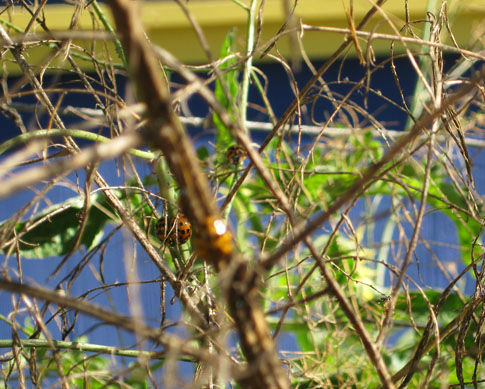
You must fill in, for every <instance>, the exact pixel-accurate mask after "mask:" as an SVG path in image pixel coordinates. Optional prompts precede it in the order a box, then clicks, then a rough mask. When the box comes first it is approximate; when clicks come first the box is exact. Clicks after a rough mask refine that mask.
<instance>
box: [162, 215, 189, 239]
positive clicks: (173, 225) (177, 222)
mask: <svg viewBox="0 0 485 389" xmlns="http://www.w3.org/2000/svg"><path fill="white" fill-rule="evenodd" d="M169 226H170V228H168V229H167V218H166V217H163V216H162V217H161V218H160V219H158V221H157V223H156V224H155V235H156V236H157V238H158V239H160V240H161V241H162V242H165V241H166V242H167V243H168V244H169V245H170V246H175V245H176V244H184V243H185V242H187V241H188V240H189V239H190V237H191V236H192V225H191V224H190V221H189V219H187V217H186V216H185V215H183V214H181V213H179V214H177V216H175V217H173V218H172V219H171V220H170V223H169Z"/></svg>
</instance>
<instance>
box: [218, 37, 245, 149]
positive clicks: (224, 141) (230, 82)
mask: <svg viewBox="0 0 485 389" xmlns="http://www.w3.org/2000/svg"><path fill="white" fill-rule="evenodd" d="M235 35H236V32H235V29H232V30H231V31H229V32H228V33H227V35H226V38H225V39H224V42H223V44H222V49H221V54H220V58H221V59H223V58H226V57H227V56H229V55H231V54H233V53H234V52H235V49H234V46H235V43H234V41H235ZM235 64H236V59H235V58H230V59H227V60H226V61H224V62H223V63H222V64H221V66H220V70H221V71H222V73H223V75H222V80H217V81H216V86H215V90H214V94H215V96H216V99H217V101H218V102H219V103H220V104H221V105H222V106H223V107H224V109H225V110H226V111H227V112H228V113H229V115H231V117H233V118H234V112H233V110H232V107H233V106H234V105H235V104H236V99H237V94H238V91H239V81H238V78H239V70H238V69H237V68H235V67H234V66H235ZM226 69H229V70H226ZM221 81H222V83H224V86H225V88H226V91H227V92H228V94H229V96H227V95H226V93H225V91H224V88H223V85H222V83H221ZM212 120H213V122H214V125H215V126H216V128H217V130H218V131H217V135H216V146H217V148H218V149H219V150H225V149H226V148H227V147H228V146H229V145H230V144H231V143H233V138H232V135H231V133H230V131H229V129H228V128H227V127H226V126H225V125H224V124H223V123H222V121H221V119H220V118H219V116H218V115H217V114H216V113H214V114H213V115H212Z"/></svg>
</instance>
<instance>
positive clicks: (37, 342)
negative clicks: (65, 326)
mask: <svg viewBox="0 0 485 389" xmlns="http://www.w3.org/2000/svg"><path fill="white" fill-rule="evenodd" d="M18 342H20V344H21V345H22V346H23V347H36V348H51V347H52V345H53V346H54V347H55V348H56V349H68V350H78V351H82V352H95V353H102V354H110V355H119V356H123V357H133V358H140V357H141V358H148V359H165V357H166V356H165V354H164V353H157V352H153V351H139V350H123V349H120V348H118V347H113V346H103V345H99V344H92V343H80V342H68V341H63V340H53V341H52V342H49V341H48V340H46V339H20V340H18ZM15 344H17V340H16V341H15V342H14V341H13V340H12V339H0V348H10V347H12V346H14V345H15ZM179 360H181V361H186V362H194V360H193V359H191V358H188V357H180V358H179Z"/></svg>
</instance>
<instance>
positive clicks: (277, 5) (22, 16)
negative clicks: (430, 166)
mask: <svg viewBox="0 0 485 389" xmlns="http://www.w3.org/2000/svg"><path fill="white" fill-rule="evenodd" d="M241 1H242V2H244V1H246V2H248V0H241ZM343 1H345V3H346V4H348V3H349V2H348V1H347V0H300V1H299V2H298V6H297V9H296V12H295V15H296V17H297V18H298V19H299V20H301V21H302V23H304V24H308V25H315V26H327V27H340V28H346V27H347V26H348V23H347V19H346V17H345V12H344V9H343V6H342V3H343ZM426 3H427V1H426V0H409V1H408V4H409V9H410V18H411V20H422V19H424V18H425V12H426ZM449 3H450V19H451V22H452V29H453V32H454V34H455V37H456V39H457V41H458V43H459V45H460V46H461V47H464V48H467V47H469V46H470V44H471V39H473V33H474V32H476V31H479V30H478V28H479V25H480V23H482V27H483V21H484V20H485V2H484V1H483V0H466V1H456V0H455V1H453V0H452V1H450V2H449ZM186 4H187V7H188V8H189V10H190V12H191V13H192V14H193V16H194V18H195V19H196V20H197V21H198V23H199V24H200V25H201V27H202V30H203V31H204V34H205V36H206V38H207V40H208V42H209V44H210V47H211V50H212V54H213V56H214V57H217V56H218V53H219V48H220V46H221V43H222V40H223V39H224V36H225V35H226V33H227V32H228V31H229V30H230V29H231V28H237V30H238V37H239V40H238V41H239V43H240V45H241V49H242V48H243V45H244V36H245V31H246V19H247V12H246V11H245V10H244V9H243V8H242V7H240V6H238V5H237V4H236V3H234V2H233V1H231V0H190V1H188V2H187V3H186ZM353 4H354V10H353V12H354V20H355V21H356V24H357V23H358V22H359V21H360V20H361V18H362V17H363V16H364V15H365V13H366V12H367V11H368V10H369V8H370V7H371V4H372V2H371V1H370V0H354V1H353ZM101 8H102V9H103V10H104V13H105V15H106V16H107V18H108V20H109V21H110V22H111V23H113V22H112V18H111V15H110V10H109V9H108V8H107V7H106V6H104V5H101ZM383 10H384V11H385V13H386V15H387V16H388V17H389V19H390V20H391V21H392V22H393V23H394V24H395V25H396V26H397V28H401V27H402V25H403V24H404V19H405V10H404V0H388V1H387V2H386V3H385V4H384V6H383ZM73 12H74V6H71V5H48V6H46V7H45V11H44V13H43V15H42V17H43V20H45V21H46V23H47V26H48V28H49V29H50V30H51V31H65V30H67V29H68V27H69V24H70V22H71V18H72V14H73ZM30 20H31V15H30V14H29V13H27V12H26V11H25V10H23V9H21V8H18V7H14V8H13V9H11V10H9V12H5V13H3V14H2V15H1V16H0V22H4V28H5V29H6V30H7V32H8V33H9V34H10V35H12V36H14V35H15V34H16V32H15V30H14V29H12V28H8V27H6V24H5V22H8V23H10V24H11V25H13V26H15V28H16V29H18V30H21V31H24V30H25V28H26V26H27V25H28V24H29V22H30ZM142 20H143V24H144V26H145V28H146V30H147V32H148V35H149V37H150V39H151V41H152V42H153V43H155V44H157V45H160V46H163V47H164V48H166V49H167V50H169V51H170V52H172V53H173V54H174V55H175V56H177V57H178V58H179V59H181V60H182V61H183V62H186V63H194V64H195V63H205V62H207V60H208V59H207V56H206V55H205V53H204V52H203V50H202V48H201V45H200V44H199V41H198V39H197V36H196V34H195V33H194V30H193V28H192V27H191V25H190V23H189V21H188V19H187V17H186V16H185V14H184V13H183V11H182V10H181V9H180V7H179V6H178V5H177V4H176V3H174V2H172V1H145V2H143V4H142ZM263 20H264V24H263V26H262V31H261V36H260V39H259V41H258V44H259V45H260V46H261V45H263V44H265V43H266V42H268V41H269V40H270V39H271V38H272V37H273V36H274V34H275V33H276V32H277V31H278V30H279V29H280V27H281V26H282V25H283V23H284V22H285V12H284V8H283V1H282V0H267V1H266V5H265V8H264V12H263ZM93 28H95V29H97V30H103V27H102V25H101V23H100V21H99V20H98V19H97V17H96V16H95V15H94V13H93V10H92V8H90V7H88V8H86V9H84V10H83V11H82V12H81V14H80V16H79V21H78V23H77V27H76V29H77V30H92V29H93ZM414 28H415V32H416V33H417V34H418V35H420V33H421V31H420V30H419V29H420V28H423V24H422V23H421V24H420V25H418V26H414ZM373 29H375V31H376V32H382V33H393V31H392V29H391V28H390V26H389V23H388V22H387V21H385V19H384V17H383V16H382V14H380V13H379V12H378V13H377V14H376V15H375V16H374V17H373V19H372V22H371V23H369V24H368V25H367V26H366V30H367V31H372V30H373ZM29 32H33V33H42V32H43V29H42V27H41V25H40V24H39V23H37V22H36V23H33V25H32V27H31V29H30V31H29ZM343 38H344V37H343V35H342V34H338V33H329V32H313V31H312V32H309V31H307V32H305V33H304V34H303V38H302V42H303V46H304V49H305V52H306V53H307V55H308V56H309V57H311V58H325V57H328V56H329V55H331V54H332V53H333V52H334V50H335V49H336V48H337V47H338V46H339V45H340V44H341V43H342V41H343ZM74 44H75V45H79V47H80V49H77V48H76V46H73V48H72V50H73V52H77V53H79V54H82V53H81V48H82V49H84V50H87V52H88V53H90V52H94V53H96V56H97V57H99V59H101V60H104V61H114V62H118V63H119V62H120V61H119V59H118V58H117V56H116V54H115V53H114V51H113V50H112V48H113V45H112V44H111V43H109V42H108V43H105V42H97V43H96V44H95V45H93V43H92V42H80V41H75V42H74ZM362 46H363V47H365V42H364V41H362ZM389 47H390V43H389V42H386V41H374V42H373V49H374V52H375V53H376V54H377V55H387V54H389ZM276 49H277V50H278V51H279V53H280V54H281V55H283V56H285V57H289V56H290V55H291V54H292V53H291V51H292V50H295V48H294V46H292V45H290V43H289V39H288V38H287V37H283V38H282V39H281V40H279V41H278V43H277V45H276ZM53 50H54V49H49V48H47V47H46V46H39V45H35V47H31V46H26V48H25V53H26V55H27V57H28V60H29V63H31V64H33V65H41V64H44V63H45V62H46V61H47V60H51V58H50V57H49V55H51V54H52V53H53V52H54V51H53ZM293 54H295V53H293ZM349 54H350V55H353V54H354V53H353V52H352V50H351V51H350V52H349ZM3 59H4V67H5V68H6V69H7V70H8V72H9V73H11V74H12V73H16V72H19V70H20V69H19V68H18V66H17V65H16V64H14V63H10V62H9V61H8V59H9V57H8V56H5V57H4V58H3ZM10 59H11V58H10ZM62 59H63V58H62V56H59V58H55V59H54V62H52V63H51V64H54V65H56V66H60V67H62V66H64V65H63V62H62ZM79 65H80V66H81V67H82V68H83V69H89V68H92V64H91V63H90V62H89V61H82V60H79Z"/></svg>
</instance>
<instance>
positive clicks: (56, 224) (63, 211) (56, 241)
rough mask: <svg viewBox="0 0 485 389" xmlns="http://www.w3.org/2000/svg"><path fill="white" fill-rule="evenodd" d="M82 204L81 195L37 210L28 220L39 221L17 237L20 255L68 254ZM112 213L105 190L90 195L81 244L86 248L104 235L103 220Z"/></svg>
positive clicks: (104, 222)
mask: <svg viewBox="0 0 485 389" xmlns="http://www.w3.org/2000/svg"><path fill="white" fill-rule="evenodd" d="M82 208H83V198H82V197H80V196H79V197H74V198H71V199H68V200H67V201H65V202H64V203H61V204H55V205H53V206H51V207H49V208H47V209H45V210H43V211H42V212H40V213H39V214H37V215H36V216H35V218H34V219H32V220H31V221H30V222H29V224H36V223H37V222H38V223H39V224H37V225H36V226H35V227H34V228H32V229H31V230H30V231H28V232H27V233H25V234H23V235H22V236H21V238H20V242H19V250H20V255H21V256H22V257H24V258H33V259H43V258H47V257H53V256H62V255H66V254H68V253H69V252H70V250H72V248H73V246H74V243H75V240H76V236H77V233H78V230H79V228H80V223H81V221H80V215H81V212H82ZM112 217H116V215H115V213H114V212H113V210H112V209H111V208H110V206H109V205H108V202H107V199H106V197H105V196H104V194H101V193H100V194H96V195H94V196H92V198H91V206H90V209H89V211H88V216H87V222H86V226H85V228H84V232H83V235H82V238H81V241H80V244H81V245H83V246H84V247H86V249H87V250H89V249H91V248H92V247H94V246H95V245H96V244H98V243H99V242H100V241H101V239H102V237H103V232H104V226H105V224H106V222H107V221H108V220H110V219H112ZM3 224H4V223H2V226H3ZM25 225H26V222H20V223H18V224H17V225H16V226H15V231H16V232H17V233H19V232H21V231H22V230H23V229H24V227H25ZM5 251H6V249H4V252H5Z"/></svg>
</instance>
